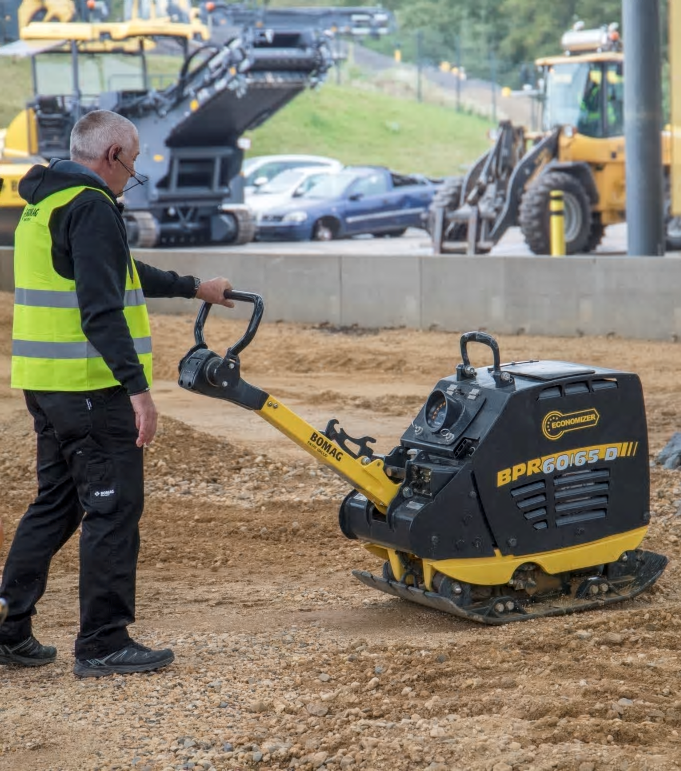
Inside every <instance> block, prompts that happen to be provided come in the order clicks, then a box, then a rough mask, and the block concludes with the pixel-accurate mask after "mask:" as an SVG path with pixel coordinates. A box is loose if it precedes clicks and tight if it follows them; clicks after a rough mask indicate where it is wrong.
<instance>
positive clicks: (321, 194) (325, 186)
mask: <svg viewBox="0 0 681 771" xmlns="http://www.w3.org/2000/svg"><path fill="white" fill-rule="evenodd" d="M356 178H357V175H356V174H355V173H354V172H351V171H340V172H338V174H329V175H328V176H325V177H324V178H323V179H320V180H319V182H317V183H316V184H315V185H313V186H312V187H311V188H310V189H309V190H308V191H307V192H306V193H304V194H303V195H302V198H338V196H341V195H343V193H344V192H345V190H347V187H348V185H349V184H350V183H351V182H353V180H355V179H356Z"/></svg>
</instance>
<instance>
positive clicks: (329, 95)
mask: <svg viewBox="0 0 681 771" xmlns="http://www.w3.org/2000/svg"><path fill="white" fill-rule="evenodd" d="M168 58H169V57H168ZM162 59H163V61H162ZM176 67H177V63H176V62H175V61H172V62H171V61H166V57H159V60H158V61H154V57H151V61H150V68H149V69H150V72H151V73H152V74H157V73H160V72H169V71H171V69H175V68H176ZM332 77H333V75H332ZM0 79H1V81H2V83H3V98H2V100H0V127H3V126H7V125H8V123H9V122H10V121H11V120H12V118H13V117H14V116H15V115H16V114H17V113H18V112H20V111H21V110H22V109H23V107H24V105H25V102H26V100H27V99H28V98H29V97H30V94H31V77H30V69H29V62H28V61H12V60H11V59H4V60H0ZM360 85H361V83H360ZM489 126H490V124H489V122H488V121H486V120H485V119H484V118H480V117H477V116H474V115H468V114H458V113H457V112H456V111H455V110H454V109H452V108H451V107H446V106H441V105H436V104H426V103H418V102H416V101H415V99H413V98H400V97H397V96H390V95H388V94H385V93H381V92H380V91H378V90H376V89H375V88H373V87H372V86H371V85H370V84H367V85H365V86H364V87H359V88H358V87H352V86H337V85H335V84H334V83H333V82H330V81H327V82H326V83H324V84H323V85H322V86H321V88H320V89H319V90H317V91H310V90H308V91H306V92H305V93H303V94H301V95H300V96H298V97H296V98H295V99H294V100H293V101H292V102H291V103H290V104H288V105H287V106H286V107H284V109H283V110H281V111H280V112H279V113H277V114H276V115H275V116H274V117H273V118H271V119H270V120H269V121H267V122H266V123H265V124H264V125H263V126H262V127H261V128H259V129H257V130H256V131H254V132H251V134H250V135H249V136H250V137H251V140H252V143H253V144H252V147H251V150H250V151H249V153H248V154H249V155H265V154H270V153H313V154H316V155H329V156H332V157H334V158H338V159H339V160H341V161H342V162H344V163H346V164H362V163H371V164H379V165H385V166H388V167H390V168H391V169H394V170H396V171H402V172H404V173H410V172H421V173H424V174H430V175H434V176H440V175H446V174H459V173H461V169H462V166H463V165H466V164H469V163H470V162H471V161H472V160H474V159H475V158H477V157H478V156H479V155H480V154H481V153H483V152H484V151H485V150H486V149H487V148H488V146H489V143H488V140H487V137H486V131H487V129H488V128H489Z"/></svg>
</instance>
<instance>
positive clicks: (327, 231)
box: [312, 219, 338, 241]
mask: <svg viewBox="0 0 681 771" xmlns="http://www.w3.org/2000/svg"><path fill="white" fill-rule="evenodd" d="M337 233H338V228H337V226H335V225H334V223H333V222H332V221H331V220H328V219H323V220H317V222H315V224H314V227H313V228H312V240H313V241H333V239H334V238H335V237H336V235H337Z"/></svg>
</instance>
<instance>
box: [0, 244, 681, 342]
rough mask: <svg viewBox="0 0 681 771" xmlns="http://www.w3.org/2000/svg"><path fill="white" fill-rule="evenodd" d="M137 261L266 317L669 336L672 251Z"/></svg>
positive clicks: (177, 256) (172, 308)
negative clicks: (254, 300)
mask: <svg viewBox="0 0 681 771" xmlns="http://www.w3.org/2000/svg"><path fill="white" fill-rule="evenodd" d="M137 257H138V258H139V259H141V260H143V261H144V262H147V263H149V264H151V265H155V266H157V267H159V268H164V269H167V270H175V271H177V272H179V273H181V274H187V273H190V274H193V275H198V276H201V277H202V278H209V277H212V276H217V275H224V276H227V277H228V278H230V280H231V281H232V283H233V284H234V286H235V287H236V288H238V289H242V290H248V291H254V292H258V293H259V294H262V295H263V296H264V298H265V307H266V311H265V318H266V319H267V320H269V321H292V322H303V323H323V322H327V323H329V324H335V325H343V326H351V325H353V324H357V325H359V326H363V327H397V326H405V327H413V328H420V329H429V328H438V329H445V330H453V331H462V330H470V329H485V330H488V331H490V332H493V333H507V334H516V333H520V332H524V333H527V334H535V335H565V336H574V335H607V334H616V335H619V336H621V337H632V338H644V339H659V340H670V339H673V340H676V339H681V259H679V258H676V257H664V258H657V257H646V258H628V257H608V256H603V257H594V256H589V257H570V258H564V259H552V258H543V257H488V256H481V257H431V256H406V255H405V256H397V257H387V256H371V257H367V256H359V255H312V254H309V255H308V254H305V255H302V254H301V255H286V256H276V255H268V254H258V253H249V252H248V251H232V250H211V251H207V252H203V253H198V252H193V251H191V250H177V251H173V250H167V251H162V250H140V251H139V252H138V253H137ZM11 260H12V251H11V249H0V289H3V290H6V291H7V290H11V289H13V285H12V270H11ZM149 307H150V309H151V310H153V311H156V312H160V313H194V312H196V302H195V301H191V300H181V299H179V300H178V299H173V300H153V299H152V300H150V301H149ZM218 312H226V313H233V312H229V311H223V309H218ZM248 312H249V309H247V308H241V309H239V311H238V313H239V315H240V316H246V315H247V314H248Z"/></svg>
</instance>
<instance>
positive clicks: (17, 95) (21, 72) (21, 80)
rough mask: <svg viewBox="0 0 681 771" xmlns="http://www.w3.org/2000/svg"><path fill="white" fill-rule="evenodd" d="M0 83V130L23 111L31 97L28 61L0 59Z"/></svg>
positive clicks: (29, 65)
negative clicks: (0, 94)
mask: <svg viewBox="0 0 681 771" xmlns="http://www.w3.org/2000/svg"><path fill="white" fill-rule="evenodd" d="M0 83H2V99H0V128H6V127H7V126H8V125H9V123H10V121H11V120H12V118H14V117H15V116H16V114H17V113H19V112H21V111H22V110H23V109H24V107H25V106H26V102H27V101H28V100H29V99H30V97H31V93H32V86H31V64H30V62H29V61H28V59H25V60H18V61H14V60H13V59H10V58H9V57H6V58H4V57H3V58H2V59H0Z"/></svg>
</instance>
